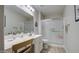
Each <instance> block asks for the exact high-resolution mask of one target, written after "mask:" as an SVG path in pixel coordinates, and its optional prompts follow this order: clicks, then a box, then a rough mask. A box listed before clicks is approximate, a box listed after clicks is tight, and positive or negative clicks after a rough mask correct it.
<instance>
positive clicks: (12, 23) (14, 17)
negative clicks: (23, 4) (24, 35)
mask: <svg viewBox="0 0 79 59" xmlns="http://www.w3.org/2000/svg"><path fill="white" fill-rule="evenodd" d="M4 14H5V16H6V27H5V28H4V32H5V34H7V33H10V32H16V31H21V32H29V31H31V29H32V28H33V26H32V25H33V23H32V21H33V20H29V19H27V17H25V16H23V15H21V14H19V13H17V12H16V11H14V10H12V9H9V8H7V7H5V9H4ZM28 24H30V25H28ZM24 26H25V28H24ZM14 27H17V30H16V29H14ZM20 28H21V29H20ZM28 29H29V30H28Z"/></svg>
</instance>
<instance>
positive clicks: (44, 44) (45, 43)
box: [43, 39, 48, 49]
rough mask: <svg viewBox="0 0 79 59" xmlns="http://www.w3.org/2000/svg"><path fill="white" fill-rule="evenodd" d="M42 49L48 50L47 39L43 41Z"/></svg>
mask: <svg viewBox="0 0 79 59" xmlns="http://www.w3.org/2000/svg"><path fill="white" fill-rule="evenodd" d="M43 48H44V49H48V39H43Z"/></svg>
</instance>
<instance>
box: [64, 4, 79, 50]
mask: <svg viewBox="0 0 79 59" xmlns="http://www.w3.org/2000/svg"><path fill="white" fill-rule="evenodd" d="M66 25H68V32H66V31H65V26H66ZM64 45H65V49H66V51H67V52H79V22H75V14H74V6H73V5H68V6H66V8H65V11H64Z"/></svg>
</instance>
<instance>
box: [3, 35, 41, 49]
mask: <svg viewBox="0 0 79 59" xmlns="http://www.w3.org/2000/svg"><path fill="white" fill-rule="evenodd" d="M40 36H41V35H32V36H27V35H24V36H23V37H17V38H15V39H12V40H11V39H5V40H4V49H5V50H6V49H9V48H11V47H12V46H13V45H14V44H18V43H21V42H24V41H27V40H30V39H35V38H38V37H40Z"/></svg>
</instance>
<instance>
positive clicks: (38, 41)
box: [34, 38, 43, 53]
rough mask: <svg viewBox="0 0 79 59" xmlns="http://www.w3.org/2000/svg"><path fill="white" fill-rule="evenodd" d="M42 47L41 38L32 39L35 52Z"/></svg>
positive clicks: (38, 51)
mask: <svg viewBox="0 0 79 59" xmlns="http://www.w3.org/2000/svg"><path fill="white" fill-rule="evenodd" d="M42 48H43V43H42V41H41V39H39V38H37V39H34V50H35V53H40V51H41V50H42Z"/></svg>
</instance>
